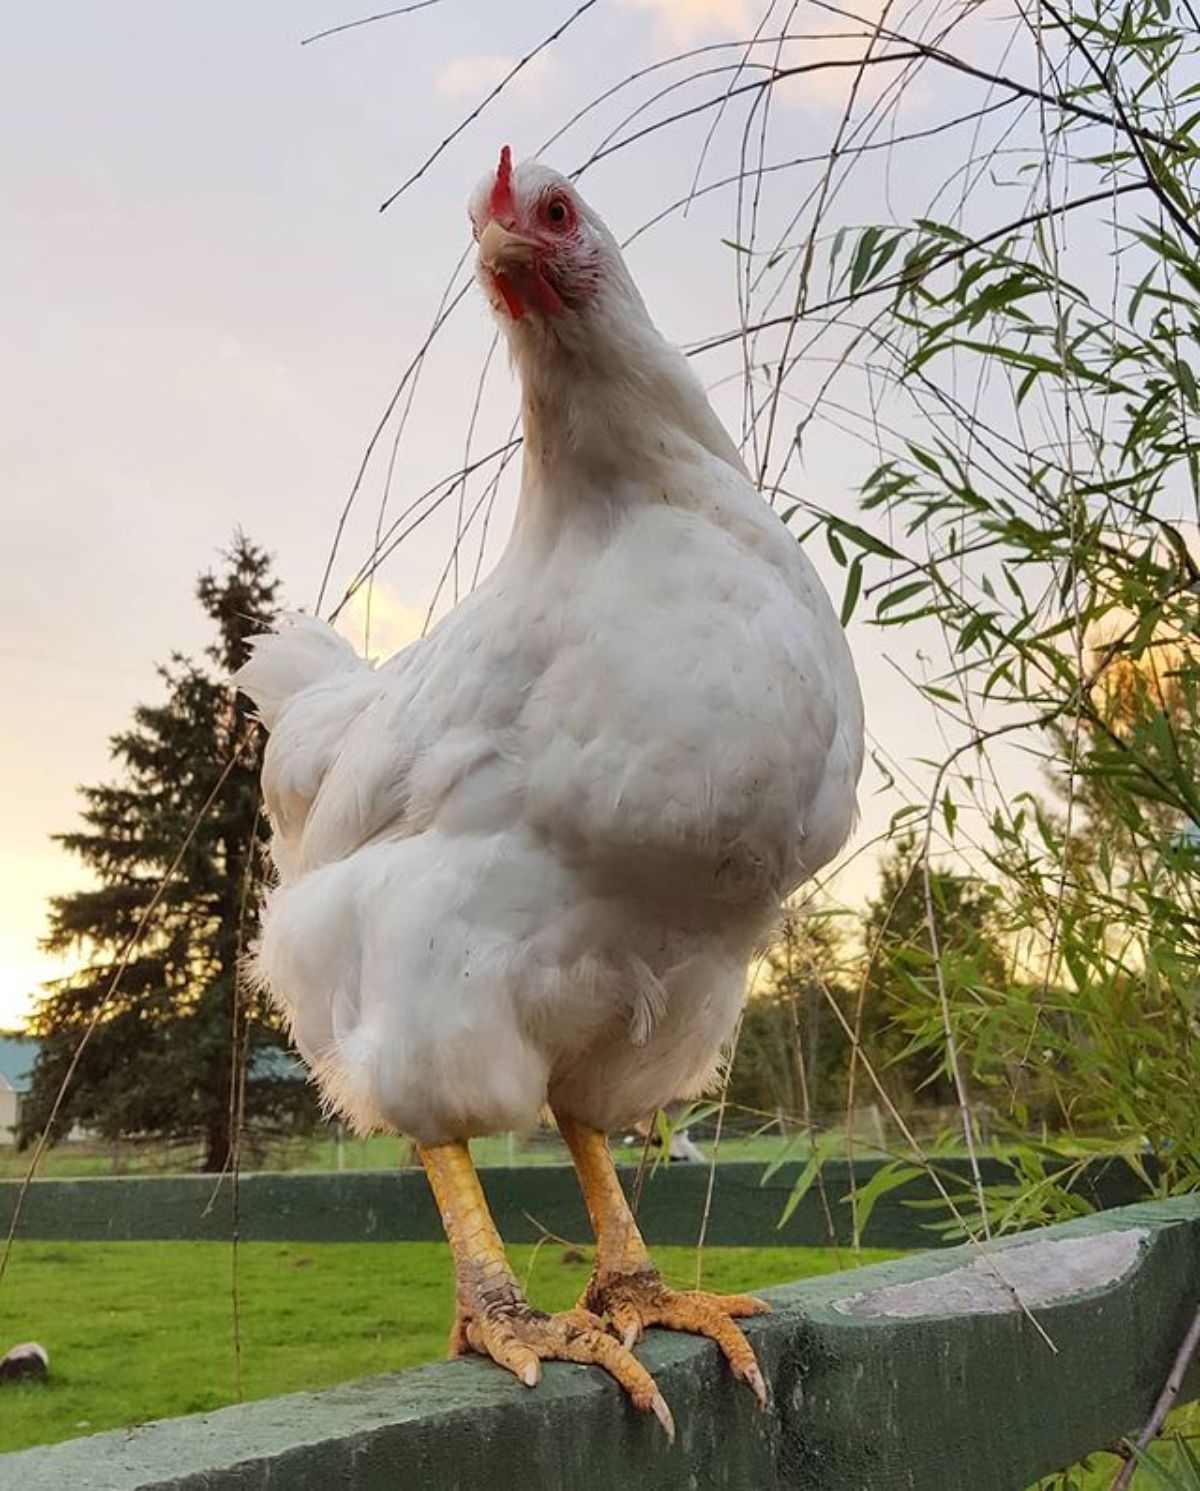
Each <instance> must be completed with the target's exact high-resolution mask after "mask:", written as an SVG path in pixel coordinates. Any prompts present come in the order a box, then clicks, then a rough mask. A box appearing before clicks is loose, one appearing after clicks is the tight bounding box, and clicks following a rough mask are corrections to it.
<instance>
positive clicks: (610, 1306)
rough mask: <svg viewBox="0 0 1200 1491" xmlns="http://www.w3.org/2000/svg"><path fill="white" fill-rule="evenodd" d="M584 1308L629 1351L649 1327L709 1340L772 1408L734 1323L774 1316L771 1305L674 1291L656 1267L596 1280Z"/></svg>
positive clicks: (746, 1343) (745, 1297)
mask: <svg viewBox="0 0 1200 1491" xmlns="http://www.w3.org/2000/svg"><path fill="white" fill-rule="evenodd" d="M580 1303H581V1304H582V1305H583V1306H584V1308H585V1309H587V1310H588V1311H591V1312H594V1313H595V1314H596V1315H602V1316H605V1317H606V1318H607V1319H608V1321H609V1322H610V1324H611V1325H612V1328H613V1330H614V1331H615V1332H616V1334H617V1335H618V1336H619V1337H620V1339H621V1341H622V1342H623V1344H624V1345H625V1346H626V1347H627V1348H628V1347H632V1346H636V1345H637V1343H638V1342H639V1341H640V1340H641V1339H642V1333H643V1331H644V1330H645V1329H646V1327H647V1326H649V1325H657V1326H661V1327H662V1328H663V1329H664V1330H672V1331H687V1332H689V1333H691V1334H692V1335H697V1336H707V1337H708V1338H709V1340H710V1341H715V1342H716V1343H717V1345H718V1346H719V1347H720V1348H721V1350H722V1352H723V1353H724V1354H725V1359H726V1360H727V1361H728V1363H729V1366H730V1368H731V1370H732V1371H733V1375H734V1376H735V1377H737V1378H740V1380H741V1381H742V1382H745V1383H746V1384H747V1385H748V1386H749V1387H750V1389H751V1391H752V1392H753V1393H754V1396H755V1397H756V1398H757V1399H758V1402H759V1404H760V1406H761V1407H763V1408H765V1407H766V1406H767V1385H766V1382H765V1381H764V1380H763V1375H762V1372H761V1371H760V1370H759V1366H758V1361H757V1359H756V1358H755V1355H754V1351H753V1348H752V1347H751V1345H750V1343H749V1341H747V1340H746V1338H745V1336H744V1335H743V1334H742V1332H741V1331H740V1330H739V1329H738V1327H737V1326H736V1325H735V1324H734V1323H733V1322H734V1319H735V1318H740V1317H743V1316H747V1315H769V1314H770V1313H771V1307H770V1305H768V1304H767V1302H766V1301H765V1300H761V1299H755V1298H754V1297H753V1296H752V1295H749V1294H710V1293H709V1292H708V1291H707V1290H700V1289H697V1290H678V1289H668V1288H667V1286H666V1285H665V1284H664V1283H663V1282H662V1279H661V1278H660V1277H659V1274H658V1270H657V1269H656V1268H654V1267H653V1266H651V1267H649V1268H642V1269H638V1270H637V1271H636V1272H635V1273H628V1274H617V1275H612V1276H609V1277H605V1276H603V1275H599V1274H596V1275H593V1277H592V1279H591V1281H590V1282H589V1284H588V1287H587V1289H586V1291H585V1292H584V1296H583V1299H582V1300H581V1301H580Z"/></svg>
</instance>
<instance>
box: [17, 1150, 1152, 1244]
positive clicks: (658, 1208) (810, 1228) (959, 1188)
mask: <svg viewBox="0 0 1200 1491" xmlns="http://www.w3.org/2000/svg"><path fill="white" fill-rule="evenodd" d="M983 1166H984V1169H985V1172H986V1173H985V1177H984V1178H985V1179H986V1180H987V1181H988V1183H989V1184H999V1183H1001V1182H1004V1181H1011V1180H1012V1178H1013V1177H1012V1173H1011V1171H1010V1170H1009V1169H1008V1167H1007V1166H1005V1165H1004V1164H1003V1163H1002V1162H1001V1161H999V1160H995V1159H987V1160H984V1161H983ZM765 1168H766V1167H765V1166H763V1165H759V1164H749V1163H733V1164H722V1165H719V1166H718V1167H717V1172H716V1182H715V1188H714V1192H713V1205H712V1211H711V1217H710V1220H709V1225H708V1230H707V1238H708V1241H709V1242H710V1243H711V1244H712V1246H713V1247H769V1246H771V1245H778V1244H780V1243H794V1244H796V1245H802V1246H806V1247H811V1246H821V1245H825V1244H828V1243H829V1242H830V1240H831V1239H830V1237H829V1233H828V1226H827V1221H826V1218H825V1215H824V1212H823V1209H822V1206H821V1203H820V1198H819V1196H818V1194H817V1191H816V1188H815V1187H813V1188H810V1190H809V1191H808V1193H807V1195H806V1196H805V1197H804V1199H803V1200H802V1201H801V1203H800V1205H799V1206H798V1207H797V1208H796V1210H795V1212H794V1213H793V1215H792V1216H791V1217H790V1218H789V1220H788V1223H787V1225H786V1227H784V1228H783V1229H782V1230H781V1229H780V1227H779V1218H780V1216H781V1215H782V1213H783V1208H784V1203H785V1202H786V1200H787V1198H788V1194H789V1192H790V1191H791V1189H792V1186H793V1184H794V1183H795V1180H796V1177H797V1175H798V1174H799V1172H800V1169H801V1166H800V1165H799V1164H796V1165H784V1166H782V1167H781V1168H780V1169H779V1170H778V1171H777V1172H776V1173H775V1174H774V1175H773V1176H771V1178H770V1180H769V1181H767V1182H766V1183H764V1182H763V1173H764V1170H765ZM850 1168H851V1167H850V1166H849V1165H848V1164H847V1163H846V1162H845V1161H843V1160H830V1161H828V1162H827V1163H826V1164H825V1166H824V1169H823V1179H824V1184H825V1193H826V1195H827V1196H828V1198H829V1201H830V1209H831V1211H832V1213H833V1218H834V1223H835V1226H836V1229H837V1234H838V1235H837V1238H836V1241H837V1242H839V1243H840V1244H841V1245H843V1246H848V1245H849V1243H850V1241H851V1236H850V1226H851V1214H850V1207H849V1206H848V1205H845V1204H843V1198H844V1197H845V1196H847V1195H848V1194H849V1191H850ZM878 1169H879V1163H878V1162H877V1161H870V1160H867V1161H860V1162H857V1163H856V1165H855V1167H854V1177H855V1180H856V1182H857V1184H858V1186H859V1187H860V1188H861V1187H862V1186H864V1185H865V1184H866V1183H867V1181H868V1180H869V1179H870V1178H871V1176H872V1175H874V1174H875V1172H876V1171H877V1170H878ZM938 1169H939V1171H940V1172H941V1174H942V1176H943V1183H944V1184H945V1185H946V1186H947V1187H948V1188H949V1189H950V1191H951V1193H952V1194H954V1193H957V1194H959V1195H964V1194H965V1193H966V1192H967V1191H968V1189H969V1180H968V1175H967V1168H966V1163H965V1161H960V1160H939V1161H938ZM480 1175H481V1178H482V1180H483V1186H484V1190H485V1191H486V1192H487V1196H488V1200H489V1202H490V1203H491V1205H492V1210H493V1213H494V1215H495V1218H496V1222H497V1225H498V1226H499V1228H500V1231H501V1233H502V1234H503V1235H504V1237H506V1238H507V1239H508V1240H509V1241H510V1242H535V1241H536V1240H537V1238H538V1237H539V1236H541V1235H542V1234H541V1232H540V1230H539V1227H541V1228H545V1230H546V1231H549V1232H552V1233H554V1234H555V1235H556V1236H558V1237H567V1238H571V1239H573V1240H577V1241H581V1242H582V1241H586V1240H590V1237H591V1231H590V1229H589V1227H588V1219H587V1212H586V1211H585V1210H584V1205H583V1197H582V1196H581V1194H580V1191H579V1183H578V1181H577V1180H576V1178H575V1173H574V1171H573V1170H572V1169H571V1168H570V1166H569V1165H561V1166H560V1165H536V1166H534V1165H526V1166H518V1167H515V1168H513V1169H504V1168H495V1169H485V1170H482V1171H481V1172H480ZM622 1178H623V1180H624V1183H625V1185H626V1186H627V1187H628V1186H631V1185H632V1183H633V1169H632V1167H630V1168H628V1169H625V1170H624V1171H623V1175H622ZM708 1181H709V1167H708V1166H707V1165H671V1166H664V1167H660V1168H659V1169H658V1170H655V1171H654V1172H652V1173H651V1174H649V1175H648V1176H647V1177H646V1181H645V1184H644V1186H643V1188H642V1195H641V1202H640V1207H639V1220H640V1222H641V1224H642V1228H643V1231H644V1232H645V1234H646V1237H647V1238H648V1240H649V1241H650V1242H651V1243H681V1244H684V1245H689V1244H693V1243H695V1241H696V1238H697V1236H698V1235H699V1232H700V1224H701V1219H702V1217H703V1216H704V1211H705V1199H706V1196H707V1192H708ZM1078 1184H1079V1188H1080V1189H1081V1190H1082V1191H1084V1192H1085V1194H1087V1195H1088V1196H1089V1198H1090V1199H1091V1201H1092V1203H1093V1205H1096V1206H1100V1207H1112V1206H1124V1205H1127V1204H1129V1203H1131V1202H1134V1201H1137V1200H1140V1199H1141V1194H1140V1192H1139V1188H1138V1183H1137V1181H1136V1179H1135V1177H1134V1174H1133V1171H1132V1170H1131V1169H1130V1168H1129V1166H1128V1165H1126V1164H1124V1163H1123V1162H1122V1161H1119V1160H1108V1159H1101V1160H1098V1161H1096V1162H1095V1163H1094V1165H1093V1166H1092V1167H1091V1168H1090V1170H1089V1171H1088V1173H1087V1174H1086V1175H1084V1176H1083V1177H1082V1178H1081V1179H1080V1180H1079V1183H1078ZM18 1190H19V1186H18V1183H17V1182H15V1181H8V1182H0V1231H4V1230H7V1228H8V1225H9V1222H10V1220H11V1217H12V1210H13V1207H14V1206H15V1205H16V1198H17V1192H18ZM937 1199H938V1193H937V1190H936V1189H935V1187H934V1185H933V1183H932V1181H931V1180H930V1179H929V1178H928V1177H927V1176H924V1175H921V1176H917V1177H916V1178H915V1179H913V1180H912V1181H910V1182H909V1183H908V1184H907V1185H905V1186H903V1187H901V1188H898V1189H896V1190H894V1191H889V1192H887V1193H886V1194H885V1195H883V1196H881V1197H880V1198H879V1200H878V1201H877V1202H876V1205H875V1207H874V1209H873V1210H872V1212H871V1214H870V1218H869V1221H868V1225H867V1227H866V1229H865V1231H864V1234H863V1238H862V1241H863V1243H864V1244H865V1245H867V1246H870V1247H880V1248H930V1247H937V1246H939V1245H940V1241H941V1239H940V1235H939V1234H938V1233H937V1232H935V1231H933V1230H931V1224H932V1223H933V1221H935V1220H936V1216H935V1213H934V1212H932V1211H930V1210H929V1209H928V1206H924V1207H922V1208H920V1209H914V1206H913V1203H914V1202H923V1203H930V1202H934V1203H936V1201H937ZM231 1216H232V1202H231V1193H230V1187H229V1185H228V1183H226V1184H225V1185H222V1186H220V1187H215V1186H214V1181H213V1178H212V1177H211V1176H203V1175H183V1176H161V1177H156V1176H130V1177H106V1178H96V1179H88V1180H42V1181H35V1182H34V1184H33V1185H32V1186H31V1187H30V1189H29V1194H28V1196H27V1197H26V1201H25V1206H24V1208H23V1210H22V1214H21V1224H20V1231H19V1236H21V1237H25V1238H39V1239H44V1240H54V1241H58V1240H72V1241H76V1242H86V1241H96V1242H139V1241H141V1242H157V1241H166V1242H170V1241H176V1240H179V1241H193V1240H194V1241H202V1240H204V1239H206V1238H207V1239H220V1238H225V1237H228V1236H229V1233H230V1227H231ZM240 1227H241V1236H242V1237H243V1238H244V1239H245V1240H247V1241H250V1242H253V1241H261V1242H285V1241H286V1242H431V1241H437V1240H440V1239H441V1238H442V1235H443V1234H442V1228H441V1223H440V1221H439V1220H438V1215H437V1211H436V1209H435V1207H434V1205H433V1200H432V1197H431V1196H430V1194H429V1187H428V1185H427V1184H426V1181H425V1177H424V1175H423V1174H422V1173H421V1172H420V1171H419V1170H405V1171H378V1170H375V1171H372V1170H363V1171H344V1172H342V1173H340V1174H338V1173H328V1172H327V1173H324V1174H308V1175H305V1174H290V1175H247V1176H244V1177H243V1178H242V1181H241V1197H240Z"/></svg>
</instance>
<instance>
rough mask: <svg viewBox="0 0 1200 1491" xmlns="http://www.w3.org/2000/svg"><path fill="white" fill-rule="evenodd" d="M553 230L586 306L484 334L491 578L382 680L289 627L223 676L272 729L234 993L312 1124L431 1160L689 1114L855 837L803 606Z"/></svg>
mask: <svg viewBox="0 0 1200 1491" xmlns="http://www.w3.org/2000/svg"><path fill="white" fill-rule="evenodd" d="M521 172H525V173H528V174H527V177H526V178H525V179H523V178H522V176H521ZM539 173H540V175H539ZM544 178H545V173H544V171H542V168H533V167H521V168H519V171H518V176H517V182H516V186H517V190H521V189H525V190H532V189H534V188H535V187H537V183H538V181H539V180H542V179H544ZM556 179H557V178H556ZM580 210H581V212H582V213H586V214H587V222H588V223H589V224H590V225H591V226H592V230H593V231H594V233H595V236H596V242H597V244H598V245H599V249H598V252H599V253H600V254H601V259H602V265H601V267H602V269H603V271H604V275H603V282H602V287H601V290H600V292H599V294H598V296H597V301H596V304H594V305H593V306H592V307H590V308H589V309H588V311H587V312H579V313H576V312H574V311H569V312H567V313H564V315H562V316H559V317H555V318H551V319H550V320H549V321H546V322H544V321H543V320H542V319H541V318H539V317H536V316H533V315H530V316H526V317H523V318H522V319H521V320H520V321H518V322H516V323H514V325H513V326H512V328H511V332H512V342H513V351H514V357H515V361H516V364H517V367H518V370H519V372H520V374H521V378H522V382H523V385H524V398H525V466H524V475H523V482H522V492H521V501H520V507H519V512H518V517H517V521H516V524H515V527H514V531H513V536H512V539H511V541H510V543H509V546H508V548H507V550H506V551H505V554H504V556H503V558H502V559H501V561H500V563H499V565H498V566H497V568H496V569H495V571H494V572H493V574H492V575H491V577H490V578H489V579H488V580H487V581H486V582H485V583H484V584H483V585H482V586H481V587H480V588H479V589H478V590H477V591H476V592H475V593H474V594H473V595H472V596H470V597H469V598H468V599H467V600H466V601H464V602H463V604H461V605H460V606H459V607H458V608H457V609H455V610H454V611H453V612H452V613H451V614H450V615H449V616H447V617H446V618H445V619H444V620H443V621H442V622H441V623H440V625H439V626H437V627H436V628H435V629H434V630H433V631H432V632H431V633H430V634H429V636H428V637H426V638H425V639H424V640H422V641H421V642H418V643H415V644H413V645H412V646H411V647H409V648H408V649H406V650H405V651H404V652H403V653H401V654H399V655H398V656H397V657H396V658H394V659H392V660H391V661H390V662H388V663H387V664H385V665H383V666H382V667H380V668H379V669H377V670H371V669H369V668H368V667H367V665H366V664H365V663H363V662H362V661H361V660H360V659H356V658H354V656H353V654H352V653H350V651H349V649H348V648H346V646H345V644H344V643H342V642H341V639H340V638H336V636H335V635H334V634H333V633H331V632H329V631H328V629H322V628H321V626H320V623H316V622H312V621H311V620H309V619H303V620H302V621H301V622H298V623H293V625H292V626H291V627H290V628H289V629H288V630H286V631H285V632H284V633H282V634H281V635H280V636H279V637H278V638H275V639H271V640H268V641H265V642H263V643H261V644H260V646H259V647H258V649H257V650H256V654H255V657H254V659H253V660H252V662H251V663H249V664H248V665H247V667H246V669H244V670H243V673H242V675H241V681H242V684H243V687H244V688H246V690H247V691H248V692H249V693H250V694H251V695H252V696H253V697H254V698H255V700H256V702H257V703H258V706H259V709H260V711H261V712H262V715H263V718H264V719H265V720H266V721H267V723H268V724H269V725H271V726H272V727H273V734H272V738H271V741H270V745H269V748H268V753H267V759H266V763H265V767H264V774H263V780H264V790H265V793H266V798H267V803H268V807H269V810H270V813H271V816H272V820H273V823H274V827H275V839H274V854H275V858H276V862H277V864H278V866H279V869H280V885H279V886H278V887H277V888H276V889H275V890H274V892H273V893H272V894H271V896H270V898H269V900H268V904H267V906H266V908H265V915H264V922H263V931H262V937H261V942H260V946H259V949H258V954H257V958H258V968H259V971H260V974H261V976H262V977H263V979H264V980H265V981H266V983H267V984H268V986H269V987H270V988H271V990H272V991H273V992H274V994H275V996H276V997H277V998H278V999H279V1001H280V1002H281V1004H282V1005H283V1006H284V1008H285V1009H286V1010H287V1011H288V1013H289V1016H290V1018H291V1020H292V1024H293V1029H294V1033H295V1037H296V1040H297V1043H298V1044H299V1047H300V1049H301V1051H302V1052H303V1053H304V1055H305V1056H306V1058H307V1059H308V1060H309V1062H310V1063H311V1065H312V1067H313V1069H314V1071H315V1072H316V1074H317V1076H318V1079H319V1080H320V1082H321V1083H322V1086H323V1088H324V1090H325V1093H326V1096H327V1098H328V1099H329V1101H330V1102H331V1103H332V1104H333V1105H334V1106H336V1107H337V1108H338V1109H339V1110H340V1111H341V1112H343V1113H344V1114H345V1115H346V1116H347V1117H348V1118H349V1119H350V1120H351V1121H352V1122H353V1123H355V1124H357V1125H358V1126H360V1127H362V1128H370V1127H376V1126H387V1127H392V1128H397V1129H400V1130H403V1131H405V1132H407V1133H409V1134H412V1135H414V1136H415V1137H416V1138H418V1139H419V1140H421V1141H422V1142H425V1143H432V1142H438V1141H442V1140H446V1139H449V1138H452V1137H462V1136H469V1135H471V1134H478V1133H485V1132H495V1131H500V1130H504V1129H509V1128H522V1127H526V1126H529V1125H531V1124H532V1123H533V1122H534V1121H535V1120H536V1116H537V1113H538V1110H539V1109H540V1108H541V1106H542V1105H543V1103H545V1102H546V1101H547V1100H549V1101H550V1102H551V1103H552V1104H553V1105H554V1106H555V1107H556V1108H557V1109H558V1110H559V1111H560V1112H563V1113H567V1114H570V1115H572V1116H574V1117H576V1118H577V1119H580V1120H581V1121H584V1122H587V1123H591V1124H593V1125H595V1126H596V1127H599V1128H603V1129H608V1128H612V1127H614V1126H616V1125H617V1124H620V1123H627V1122H630V1121H632V1120H634V1119H636V1118H638V1117H640V1116H642V1115H643V1114H645V1113H647V1112H648V1111H650V1110H652V1109H653V1108H654V1107H656V1106H658V1105H659V1104H661V1103H663V1102H665V1101H667V1100H669V1099H670V1098H672V1097H675V1096H681V1095H690V1094H692V1093H694V1092H696V1091H698V1090H700V1088H701V1087H702V1086H703V1084H704V1082H705V1081H706V1080H707V1079H708V1077H709V1076H710V1074H711V1073H712V1072H713V1070H714V1069H715V1067H716V1065H717V1063H718V1062H719V1059H720V1053H721V1048H722V1046H723V1043H724V1042H726V1041H727V1039H728V1037H729V1035H730V1033H731V1031H732V1028H733V1026H734V1024H735V1022H736V1018H737V1013H738V1010H739V1008H740V1005H741V1000H742V996H743V987H744V979H745V969H746V965H747V961H748V959H749V958H750V956H751V955H752V953H753V952H754V950H755V949H756V947H757V946H758V945H759V944H760V943H761V941H762V939H763V938H764V937H765V936H766V934H767V933H768V931H769V928H770V926H771V924H772V921H773V919H774V917H775V916H776V914H777V912H778V908H779V905H780V902H781V900H782V898H783V897H785V896H786V895H787V894H788V893H789V892H790V891H791V890H792V889H793V888H794V887H795V886H796V885H798V884H799V883H800V882H801V881H802V880H804V879H805V878H807V877H808V876H810V875H812V874H813V873H814V872H815V871H816V870H817V869H819V868H820V867H821V866H822V865H823V864H825V863H826V862H828V861H829V860H830V859H831V858H832V857H833V855H834V854H836V852H837V851H838V849H839V848H840V847H841V845H842V843H843V842H844V840H845V838H846V836H847V834H848V832H849V830H850V826H851V822H852V819H853V815H854V794H855V785H856V783H857V780H858V776H859V772H860V770H861V766H862V751H863V745H862V706H861V701H860V698H859V691H858V685H857V681H856V678H855V673H854V668H853V665H852V662H851V659H850V654H849V651H848V648H847V646H846V641H845V637H844V636H843V633H842V630H841V628H840V626H839V625H838V622H837V619H836V617H835V615H834V613H833V610H832V608H831V606H830V604H829V600H828V598H827V596H826V594H825V592H824V590H823V589H822V587H821V584H820V581H819V580H818V578H817V576H816V574H815V572H814V571H813V569H812V566H811V565H810V563H809V562H808V560H807V559H806V557H805V556H804V554H803V553H802V551H801V550H800V548H799V547H798V545H797V544H796V542H795V540H794V538H792V537H791V535H789V534H788V532H787V531H786V529H785V528H784V527H783V525H782V524H781V523H780V522H779V520H778V518H777V517H776V516H775V515H774V514H773V513H772V512H771V510H770V509H769V507H768V506H767V505H766V504H765V503H764V502H763V500H762V499H761V497H760V496H759V494H758V493H757V492H756V491H755V489H754V487H753V485H752V484H751V482H750V481H749V479H748V477H747V476H746V473H745V471H744V469H743V468H742V466H741V463H740V461H739V460H738V457H737V454H736V452H735V451H734V448H733V446H732V443H731V442H730V441H729V439H728V436H727V435H726V434H725V432H724V431H723V430H722V429H721V427H720V425H719V423H718V422H717V420H716V418H715V416H714V415H713V413H712V411H711V409H710V408H709V406H708V403H707V401H706V400H705V398H704V396H703V393H702V392H701V390H700V388H699V385H698V384H697V383H696V382H695V380H694V378H693V376H692V374H691V372H690V370H689V369H688V368H687V366H686V364H685V363H684V361H683V359H682V358H681V357H680V356H679V354H678V353H677V352H675V351H674V350H673V349H671V348H670V347H668V346H667V345H666V343H664V342H663V341H662V339H661V338H660V337H659V335H658V333H657V332H656V331H655V330H654V328H653V326H652V325H651V323H650V321H649V319H648V317H647V316H646V314H645V310H644V308H643V307H642V304H641V300H640V298H639V297H638V296H637V292H636V290H635V289H634V288H633V286H632V282H631V281H630V280H629V278H628V274H627V272H626V271H625V268H624V265H623V263H622V262H621V260H620V255H619V253H618V252H617V249H616V246H615V244H613V242H612V240H611V237H609V235H608V234H607V230H606V229H604V228H603V225H602V224H600V223H599V220H598V219H596V218H594V216H593V215H592V214H590V211H589V210H588V209H586V207H584V206H582V204H581V208H580Z"/></svg>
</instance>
